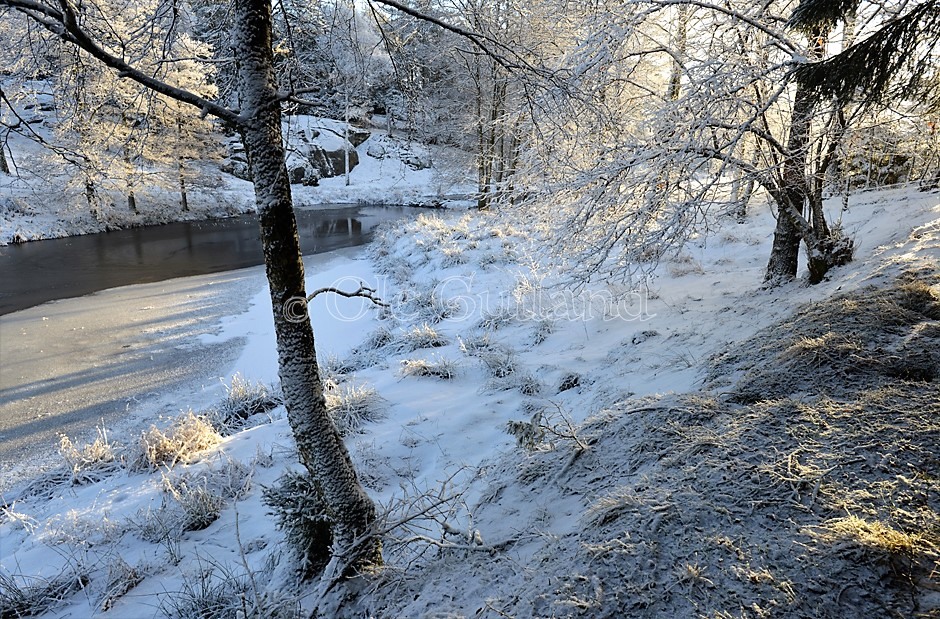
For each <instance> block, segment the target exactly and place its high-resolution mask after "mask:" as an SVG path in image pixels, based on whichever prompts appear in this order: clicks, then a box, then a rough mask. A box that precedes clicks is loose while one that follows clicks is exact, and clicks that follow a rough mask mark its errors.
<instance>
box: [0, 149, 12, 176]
mask: <svg viewBox="0 0 940 619" xmlns="http://www.w3.org/2000/svg"><path fill="white" fill-rule="evenodd" d="M3 149H4V145H3V144H2V143H0V172H2V173H3V174H9V173H10V164H8V163H7V155H6V153H5V152H3Z"/></svg>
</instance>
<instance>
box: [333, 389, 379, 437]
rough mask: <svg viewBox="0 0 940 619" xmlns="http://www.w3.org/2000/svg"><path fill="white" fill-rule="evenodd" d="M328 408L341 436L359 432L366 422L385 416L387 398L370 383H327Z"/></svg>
mask: <svg viewBox="0 0 940 619" xmlns="http://www.w3.org/2000/svg"><path fill="white" fill-rule="evenodd" d="M324 395H325V397H326V408H327V410H328V411H329V413H330V417H332V418H333V423H334V424H336V429H337V430H339V433H340V435H341V436H344V437H345V436H349V435H350V434H355V433H356V432H358V431H359V430H360V429H361V428H362V426H363V425H364V424H366V423H369V422H373V421H378V420H379V419H381V418H383V417H384V416H385V400H384V399H382V397H381V396H380V395H379V394H378V393H377V392H376V390H375V389H373V388H372V387H370V386H368V385H355V384H352V383H342V384H341V385H336V384H335V383H334V384H330V383H328V384H327V391H326V393H325V394H324Z"/></svg>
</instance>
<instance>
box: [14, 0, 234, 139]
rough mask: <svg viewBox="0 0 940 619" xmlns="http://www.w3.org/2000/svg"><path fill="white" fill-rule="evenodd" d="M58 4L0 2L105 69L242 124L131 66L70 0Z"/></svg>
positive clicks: (24, 0)
mask: <svg viewBox="0 0 940 619" xmlns="http://www.w3.org/2000/svg"><path fill="white" fill-rule="evenodd" d="M57 4H58V6H59V8H58V9H56V8H54V7H53V6H51V5H49V4H46V3H43V2H39V1H37V0H0V7H8V8H10V9H13V10H15V11H18V12H19V13H21V14H23V15H24V16H26V17H27V18H29V19H31V20H32V21H34V22H36V23H38V24H40V25H41V26H42V27H43V28H45V29H46V30H48V31H49V32H51V33H53V34H54V35H56V36H57V37H59V38H60V39H62V40H63V41H65V42H67V43H71V44H73V45H75V46H76V47H78V48H80V49H81V50H83V51H85V52H86V53H88V54H89V55H91V56H92V57H94V58H95V59H97V60H99V61H100V62H101V63H103V64H104V65H105V66H107V67H109V68H111V69H114V70H115V71H117V74H118V76H120V77H122V78H126V79H130V80H133V81H135V82H137V83H138V84H141V85H143V86H145V87H147V88H149V89H151V90H153V91H155V92H157V93H159V94H161V95H165V96H167V97H170V98H171V99H175V100H177V101H181V102H183V103H186V104H189V105H192V106H194V107H197V108H199V109H200V110H202V112H203V113H204V114H211V115H212V116H216V117H218V118H220V119H222V120H225V121H228V122H232V123H237V122H238V121H239V115H238V113H237V112H236V111H234V110H230V109H228V108H226V107H224V106H221V105H219V104H217V103H214V102H212V101H209V100H208V99H206V98H204V97H201V96H199V95H197V94H195V93H193V92H190V91H188V90H184V89H182V88H178V87H176V86H171V85H170V84H167V83H166V82H164V81H162V80H159V79H157V78H155V77H153V76H152V75H149V74H147V73H145V72H144V71H142V70H140V69H138V68H137V67H134V66H131V65H130V64H128V63H127V62H126V61H125V60H124V59H123V58H120V57H119V56H116V55H115V54H113V53H111V52H109V51H108V50H107V49H105V47H104V45H103V44H102V43H101V42H99V41H97V40H95V38H93V36H92V35H91V34H90V33H89V32H88V31H87V30H86V29H85V28H84V27H83V25H82V23H83V22H84V20H83V19H80V18H79V15H77V14H76V12H75V9H74V8H73V6H72V5H71V4H70V3H69V2H68V1H67V0H60V1H59V2H58V3H57Z"/></svg>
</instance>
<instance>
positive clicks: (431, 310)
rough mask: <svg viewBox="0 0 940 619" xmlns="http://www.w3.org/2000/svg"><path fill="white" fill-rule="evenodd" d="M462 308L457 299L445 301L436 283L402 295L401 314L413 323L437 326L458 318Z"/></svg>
mask: <svg viewBox="0 0 940 619" xmlns="http://www.w3.org/2000/svg"><path fill="white" fill-rule="evenodd" d="M461 310H462V308H461V305H460V302H459V301H457V300H455V299H444V298H443V297H441V295H440V293H439V292H438V290H437V284H436V283H433V282H432V283H430V284H428V286H427V288H425V289H424V290H416V289H412V290H410V291H406V292H404V293H403V294H402V299H401V308H400V310H399V311H400V314H401V315H403V316H407V317H408V319H409V320H410V321H412V322H424V323H427V324H437V323H439V322H442V321H444V320H446V319H448V318H453V317H454V316H458V315H459V314H460V312H461Z"/></svg>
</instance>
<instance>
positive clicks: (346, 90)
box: [343, 79, 351, 187]
mask: <svg viewBox="0 0 940 619" xmlns="http://www.w3.org/2000/svg"><path fill="white" fill-rule="evenodd" d="M343 99H344V103H345V111H344V112H343V115H344V116H345V118H344V119H343V120H345V121H346V128H345V129H344V130H343V140H344V141H345V142H346V143H345V144H343V166H344V171H345V173H346V186H347V187H349V145H350V144H351V142H350V141H349V80H348V79H347V80H346V81H345V82H344V83H343Z"/></svg>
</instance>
